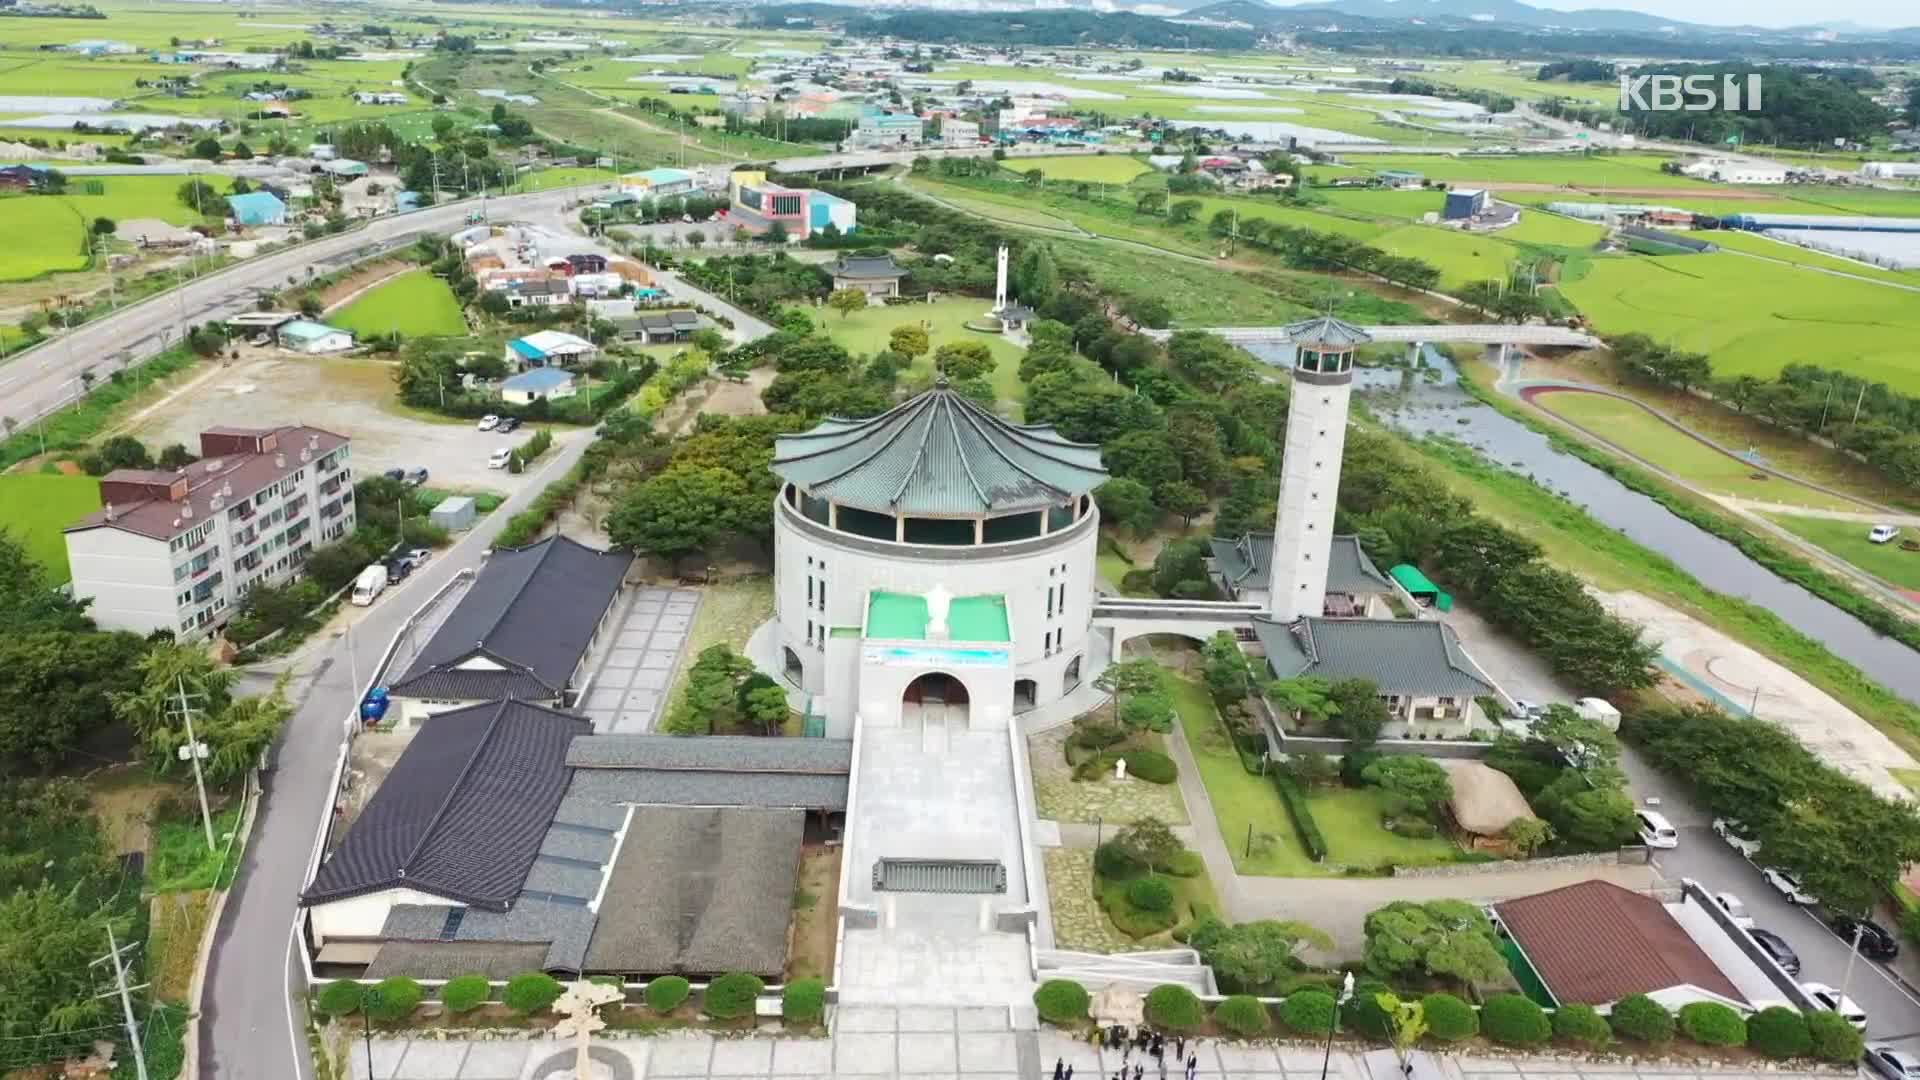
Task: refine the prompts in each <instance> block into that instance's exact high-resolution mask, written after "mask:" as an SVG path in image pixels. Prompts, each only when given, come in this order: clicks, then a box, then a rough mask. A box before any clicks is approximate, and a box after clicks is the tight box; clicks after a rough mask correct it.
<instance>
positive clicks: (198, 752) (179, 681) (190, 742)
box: [174, 676, 214, 851]
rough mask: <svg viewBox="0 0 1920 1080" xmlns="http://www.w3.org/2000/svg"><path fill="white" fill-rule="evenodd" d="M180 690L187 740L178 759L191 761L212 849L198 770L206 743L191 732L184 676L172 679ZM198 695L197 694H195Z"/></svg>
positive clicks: (210, 822) (203, 785) (202, 820)
mask: <svg viewBox="0 0 1920 1080" xmlns="http://www.w3.org/2000/svg"><path fill="white" fill-rule="evenodd" d="M174 685H175V687H177V688H178V690H179V691H180V719H181V720H182V721H184V722H185V723H186V725H187V742H186V745H185V746H182V747H181V748H180V750H179V754H180V760H182V761H190V762H192V763H193V786H194V789H195V790H196V791H198V792H199V794H200V825H201V827H202V828H204V829H205V830H206V833H207V850H208V851H212V850H213V847H214V844H213V814H212V813H210V812H209V811H208V810H207V782H206V779H205V777H204V776H203V775H202V773H201V772H200V759H202V758H204V757H206V756H207V744H206V743H203V742H201V741H199V740H198V739H196V738H195V737H194V734H193V704H192V703H191V702H190V701H188V700H187V680H186V678H185V677H184V676H182V677H180V678H176V679H175V680H174ZM195 696H198V695H195Z"/></svg>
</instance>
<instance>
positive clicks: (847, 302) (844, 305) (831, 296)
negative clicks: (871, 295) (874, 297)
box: [827, 289, 867, 319]
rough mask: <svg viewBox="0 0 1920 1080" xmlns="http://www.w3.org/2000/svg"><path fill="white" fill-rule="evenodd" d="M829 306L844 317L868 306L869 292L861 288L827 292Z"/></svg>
mask: <svg viewBox="0 0 1920 1080" xmlns="http://www.w3.org/2000/svg"><path fill="white" fill-rule="evenodd" d="M827 306H828V307H830V308H832V309H833V310H835V311H837V312H839V313H840V317H841V318H842V319H844V318H846V317H847V316H849V315H851V314H853V313H854V312H856V311H859V310H861V309H862V308H864V307H866V306H867V294H866V293H864V292H861V291H860V290H859V289H835V290H833V291H832V292H830V293H828V294H827Z"/></svg>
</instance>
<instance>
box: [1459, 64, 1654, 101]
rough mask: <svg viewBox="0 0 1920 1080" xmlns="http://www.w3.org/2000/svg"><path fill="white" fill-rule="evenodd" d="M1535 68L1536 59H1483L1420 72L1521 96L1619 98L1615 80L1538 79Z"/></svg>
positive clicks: (1467, 86) (1468, 86)
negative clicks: (1547, 80)
mask: <svg viewBox="0 0 1920 1080" xmlns="http://www.w3.org/2000/svg"><path fill="white" fill-rule="evenodd" d="M1539 70H1540V62H1539V61H1537V60H1536V61H1532V62H1513V63H1508V62H1506V61H1502V60H1484V61H1476V62H1473V63H1468V64H1461V65H1459V66H1458V67H1445V66H1441V65H1439V64H1435V65H1431V66H1429V67H1428V69H1427V70H1426V71H1425V72H1423V73H1422V75H1423V76H1424V77H1425V78H1428V79H1431V80H1432V81H1434V82H1437V83H1445V84H1446V85H1448V86H1458V87H1461V88H1462V89H1466V90H1492V91H1494V92H1495V93H1500V94H1508V95H1511V96H1513V97H1517V98H1523V99H1524V98H1534V99H1541V98H1572V99H1574V100H1576V101H1585V102H1589V103H1592V104H1595V105H1609V104H1613V103H1615V102H1617V101H1618V100H1619V98H1620V87H1619V85H1618V84H1616V83H1574V82H1567V81H1566V80H1564V79H1557V80H1554V81H1551V82H1541V81H1540V80H1538V79H1536V78H1534V75H1535V73H1537V72H1538V71H1539Z"/></svg>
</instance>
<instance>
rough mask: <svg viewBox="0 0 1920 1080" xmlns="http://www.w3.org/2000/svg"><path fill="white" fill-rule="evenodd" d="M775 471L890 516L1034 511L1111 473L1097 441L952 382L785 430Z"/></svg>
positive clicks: (833, 498) (815, 492)
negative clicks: (1072, 437) (978, 397)
mask: <svg viewBox="0 0 1920 1080" xmlns="http://www.w3.org/2000/svg"><path fill="white" fill-rule="evenodd" d="M773 471H774V472H775V473H777V474H778V475H779V476H780V477H781V479H783V480H786V481H787V482H789V483H791V484H794V485H797V486H798V487H800V488H802V489H804V490H805V491H806V492H807V493H808V494H809V495H810V496H812V497H814V498H818V499H826V500H828V501H830V502H832V503H835V504H838V505H841V506H851V507H856V508H859V509H863V510H869V511H872V512H875V513H885V514H907V513H924V514H984V513H992V514H1002V513H1011V512H1015V511H1021V510H1030V509H1036V508H1039V507H1043V506H1051V505H1057V504H1061V503H1066V502H1071V501H1073V500H1074V499H1076V498H1077V497H1079V496H1081V495H1084V494H1086V493H1088V492H1090V491H1092V490H1093V489H1094V488H1096V487H1098V486H1099V485H1100V484H1101V483H1103V482H1105V480H1106V478H1107V470H1106V469H1105V468H1104V467H1103V466H1102V465H1101V464H1100V448H1099V447H1097V446H1091V445H1087V444H1083V443H1075V442H1069V441H1068V440H1066V439H1064V438H1061V437H1060V435H1059V433H1058V432H1056V431H1055V430H1054V429H1053V428H1052V427H1051V426H1049V425H1041V424H1034V425H1023V424H1014V423H1011V422H1009V421H1007V420H1004V419H1002V418H1000V417H999V416H997V415H995V414H994V413H993V412H991V411H989V410H987V409H985V408H983V407H981V406H980V405H978V404H976V403H975V402H973V401H971V400H969V399H968V398H967V397H966V396H965V395H963V394H960V393H958V392H956V391H954V390H951V389H948V388H947V387H946V386H944V385H941V386H937V387H935V388H934V389H932V390H929V391H927V392H926V393H923V394H920V395H918V396H916V397H914V398H913V399H912V400H910V401H907V402H905V403H904V404H901V405H898V406H896V407H894V408H893V409H891V410H889V411H887V412H885V413H882V414H880V415H879V416H875V417H871V418H868V419H865V420H843V419H839V418H833V419H829V420H826V421H823V422H822V423H820V424H819V425H817V426H816V427H814V428H813V429H811V430H809V431H804V432H801V433H799V434H796V435H782V436H780V437H779V438H778V439H776V440H775V442H774V455H773Z"/></svg>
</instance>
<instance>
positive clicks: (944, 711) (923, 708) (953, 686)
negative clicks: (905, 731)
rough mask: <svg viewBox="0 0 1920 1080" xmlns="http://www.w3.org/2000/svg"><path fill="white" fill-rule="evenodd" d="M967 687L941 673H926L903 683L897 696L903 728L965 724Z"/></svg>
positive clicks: (962, 725)
mask: <svg viewBox="0 0 1920 1080" xmlns="http://www.w3.org/2000/svg"><path fill="white" fill-rule="evenodd" d="M967 712H968V700H967V684H965V683H963V682H961V681H960V680H959V679H956V678H954V677H953V676H951V675H949V674H947V673H946V672H944V671H929V672H927V673H926V674H925V675H922V676H920V677H919V678H917V679H915V680H913V681H912V682H910V683H908V684H907V689H906V692H905V693H903V694H901V696H900V723H901V725H902V726H905V727H913V726H915V725H935V724H946V723H957V724H959V725H960V726H961V727H965V726H966V725H967Z"/></svg>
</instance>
